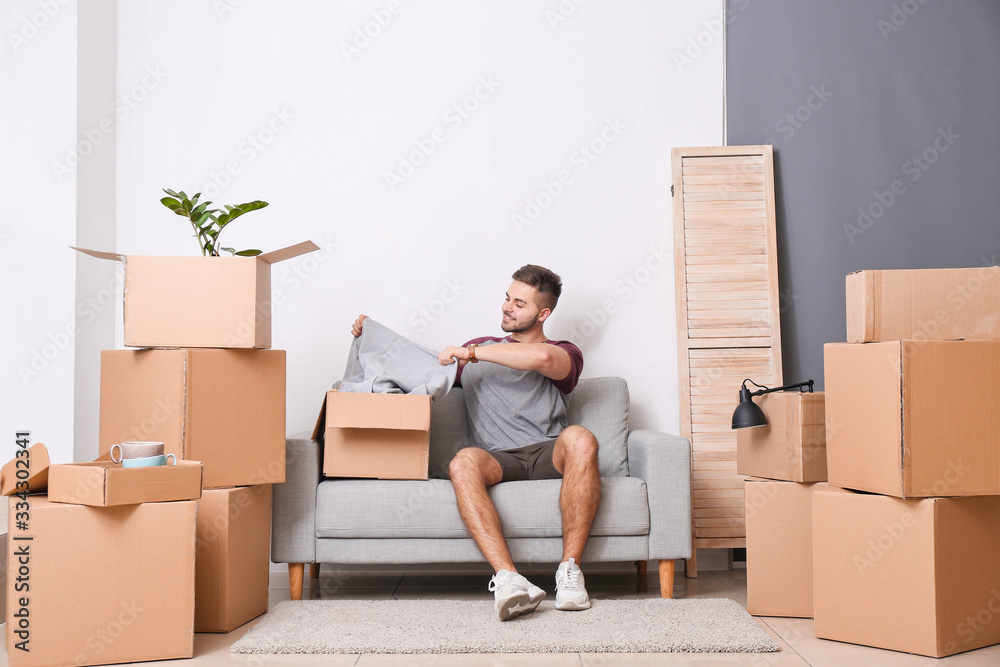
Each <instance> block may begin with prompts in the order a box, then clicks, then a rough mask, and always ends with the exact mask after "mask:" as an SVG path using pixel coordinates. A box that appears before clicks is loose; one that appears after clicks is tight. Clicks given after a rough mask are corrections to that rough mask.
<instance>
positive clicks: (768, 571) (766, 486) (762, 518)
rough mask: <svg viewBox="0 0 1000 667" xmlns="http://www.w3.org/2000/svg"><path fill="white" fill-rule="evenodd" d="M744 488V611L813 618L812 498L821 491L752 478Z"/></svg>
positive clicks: (756, 613)
mask: <svg viewBox="0 0 1000 667" xmlns="http://www.w3.org/2000/svg"><path fill="white" fill-rule="evenodd" d="M743 486H744V491H745V494H746V496H745V497H746V534H747V611H749V612H750V613H751V614H753V615H755V616H793V617H799V618H812V613H813V590H812V588H813V563H812V558H813V555H812V492H813V489H814V488H821V487H824V486H826V485H825V484H815V483H805V484H804V483H799V482H783V481H775V480H769V479H759V478H755V477H751V478H750V479H747V480H745V481H744V483H743Z"/></svg>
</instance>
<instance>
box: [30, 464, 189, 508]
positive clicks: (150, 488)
mask: <svg viewBox="0 0 1000 667" xmlns="http://www.w3.org/2000/svg"><path fill="white" fill-rule="evenodd" d="M202 474H203V468H202V464H201V462H200V461H178V462H177V465H176V466H150V467H146V468H122V467H121V464H118V463H114V462H113V461H107V460H97V461H91V462H89V463H69V464H61V465H54V466H52V467H51V468H50V480H49V501H51V502H55V503H69V504H73V505H91V506H95V507H111V506H114V505H135V504H139V503H147V502H171V501H176V500H197V499H198V498H200V497H201V488H202Z"/></svg>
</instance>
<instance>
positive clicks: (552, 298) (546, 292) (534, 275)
mask: <svg viewBox="0 0 1000 667" xmlns="http://www.w3.org/2000/svg"><path fill="white" fill-rule="evenodd" d="M511 278H513V279H514V280H517V281H519V282H522V283H524V284H525V285H531V286H532V287H534V288H535V289H536V290H538V302H537V303H536V304H535V305H537V306H538V309H539V310H543V309H545V308H548V309H549V310H555V308H556V304H557V303H558V302H559V295H560V294H562V279H561V278H559V276H558V275H556V274H555V273H553V272H552V271H549V270H548V269H546V268H545V267H544V266H538V265H537V264H525V265H524V266H522V267H521V268H520V269H518V270H517V271H515V272H514V275H512V276H511Z"/></svg>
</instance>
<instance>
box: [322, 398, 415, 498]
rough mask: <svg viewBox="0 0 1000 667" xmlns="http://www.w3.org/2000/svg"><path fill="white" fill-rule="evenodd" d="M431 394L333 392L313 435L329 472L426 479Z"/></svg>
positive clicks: (345, 474)
mask: <svg viewBox="0 0 1000 667" xmlns="http://www.w3.org/2000/svg"><path fill="white" fill-rule="evenodd" d="M430 431H431V397H430V396H418V395H414V394H361V393H352V392H339V391H330V392H328V393H327V395H326V402H325V403H324V405H323V410H322V411H321V412H320V415H319V421H317V423H316V429H315V431H314V432H313V438H320V437H322V438H323V439H324V445H323V474H324V475H326V476H327V477H376V478H378V479H427V469H428V466H429V453H430Z"/></svg>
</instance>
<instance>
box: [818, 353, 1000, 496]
mask: <svg viewBox="0 0 1000 667" xmlns="http://www.w3.org/2000/svg"><path fill="white" fill-rule="evenodd" d="M823 352H824V374H825V376H826V441H827V442H826V456H827V468H828V473H829V479H830V483H831V484H835V485H837V486H842V487H847V488H851V489H858V490H861V491H871V492H873V493H883V494H886V495H890V496H898V497H901V498H915V497H934V496H975V495H984V496H986V495H1000V404H998V402H997V396H1000V373H997V369H998V368H1000V341H983V340H974V341H936V340H922V341H921V340H905V341H888V342H882V343H865V344H863V345H861V344H855V343H827V344H826V345H825V346H824V348H823Z"/></svg>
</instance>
